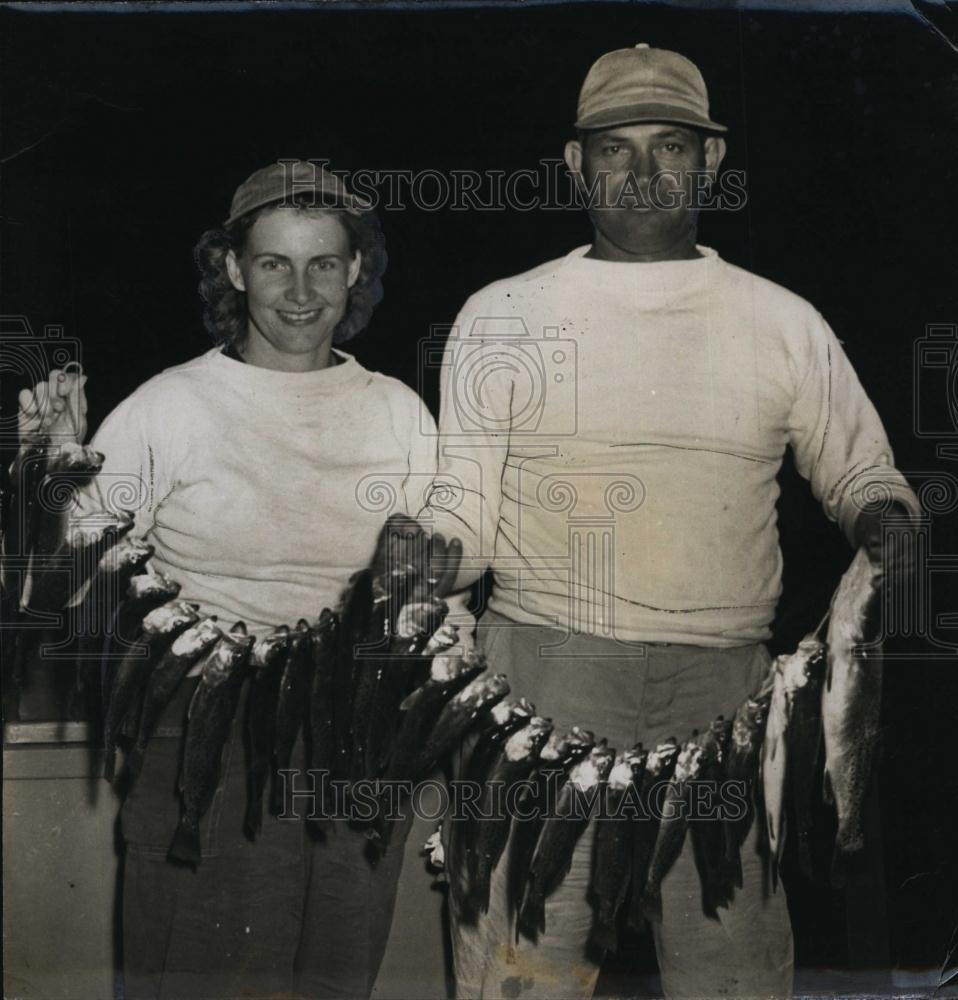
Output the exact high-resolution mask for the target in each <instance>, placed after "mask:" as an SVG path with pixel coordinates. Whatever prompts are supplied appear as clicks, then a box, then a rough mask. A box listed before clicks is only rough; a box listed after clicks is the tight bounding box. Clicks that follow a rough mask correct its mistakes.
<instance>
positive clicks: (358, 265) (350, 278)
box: [346, 250, 363, 288]
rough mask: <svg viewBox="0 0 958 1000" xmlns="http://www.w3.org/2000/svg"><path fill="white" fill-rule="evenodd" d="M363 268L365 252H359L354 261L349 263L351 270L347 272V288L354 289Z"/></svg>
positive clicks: (354, 255) (354, 256)
mask: <svg viewBox="0 0 958 1000" xmlns="http://www.w3.org/2000/svg"><path fill="white" fill-rule="evenodd" d="M362 266H363V252H362V250H357V251H356V253H355V254H353V259H352V260H351V261H350V262H349V270H348V271H347V272H346V287H347V288H352V287H353V285H355V284H356V281H357V279H358V278H359V272H360V270H361V269H362Z"/></svg>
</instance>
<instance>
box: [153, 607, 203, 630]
mask: <svg viewBox="0 0 958 1000" xmlns="http://www.w3.org/2000/svg"><path fill="white" fill-rule="evenodd" d="M199 607H200V606H199V605H198V604H194V603H192V602H189V601H168V602H167V603H166V604H161V605H160V606H159V607H158V608H154V609H153V610H152V611H151V612H150V613H149V614H148V615H147V616H146V617H145V618H144V619H143V631H144V632H145V633H146V634H147V635H169V634H170V632H175V631H176V630H177V629H179V628H183V627H184V626H187V625H192V624H194V623H196V622H198V621H199V620H200V616H199V614H198V611H199Z"/></svg>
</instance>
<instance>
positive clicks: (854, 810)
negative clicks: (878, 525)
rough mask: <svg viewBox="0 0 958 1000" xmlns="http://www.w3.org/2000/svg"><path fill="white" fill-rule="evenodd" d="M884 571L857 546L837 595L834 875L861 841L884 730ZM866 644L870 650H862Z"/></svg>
mask: <svg viewBox="0 0 958 1000" xmlns="http://www.w3.org/2000/svg"><path fill="white" fill-rule="evenodd" d="M881 582H882V570H881V567H880V566H878V565H876V564H874V563H873V562H872V561H871V560H870V559H869V557H868V554H867V552H866V551H865V550H864V549H859V550H858V552H857V553H856V554H855V557H854V559H853V560H852V563H851V565H850V566H849V568H848V570H846V572H845V575H844V576H843V577H842V579H841V582H840V583H839V585H838V589H837V590H836V591H835V595H834V597H833V598H832V603H831V610H830V615H829V622H828V634H827V644H828V663H827V667H826V674H825V681H824V685H823V688H822V731H823V733H824V737H825V775H824V779H823V780H824V787H823V793H824V796H825V800H826V801H827V802H829V803H834V805H835V808H836V811H837V813H838V830H837V832H836V834H835V853H834V860H833V865H832V881H833V883H834V884H836V885H841V884H842V883H843V881H844V873H843V867H844V865H845V863H846V862H847V860H848V858H849V856H850V855H853V854H855V853H856V852H858V851H860V850H861V849H862V848H863V847H864V843H865V835H864V831H863V829H862V809H863V804H864V799H865V794H866V791H867V789H868V786H869V782H870V779H871V773H872V770H873V768H874V766H875V759H876V756H877V751H878V745H879V734H880V725H879V723H880V719H879V715H880V711H881V695H882V656H881V647H880V646H878V645H877V642H876V640H877V639H878V635H879V622H878V621H877V619H878V612H879V605H880V597H881ZM862 646H865V647H867V648H865V649H861V648H860V647H862Z"/></svg>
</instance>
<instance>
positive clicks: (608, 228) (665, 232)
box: [566, 123, 725, 256]
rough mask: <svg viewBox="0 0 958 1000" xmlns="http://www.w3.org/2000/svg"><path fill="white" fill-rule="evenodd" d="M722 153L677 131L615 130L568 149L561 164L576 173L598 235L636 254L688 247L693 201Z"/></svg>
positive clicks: (687, 131) (658, 127)
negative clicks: (581, 184) (564, 161)
mask: <svg viewBox="0 0 958 1000" xmlns="http://www.w3.org/2000/svg"><path fill="white" fill-rule="evenodd" d="M724 153H725V143H724V141H723V140H722V139H718V138H715V137H713V136H709V137H707V138H703V136H702V135H701V134H700V133H698V132H696V131H695V130H694V129H691V128H686V127H685V126H683V125H673V124H668V123H662V124H657V123H652V124H641V125H638V124H637V125H617V126H615V127H614V128H609V129H604V130H601V131H596V132H590V133H588V134H587V135H586V137H585V139H584V141H582V142H581V143H580V142H570V143H568V145H567V146H566V163H567V164H568V165H569V168H570V170H572V172H573V173H574V174H580V175H581V181H582V183H583V184H584V189H585V192H586V197H587V199H588V203H589V206H590V207H589V215H590V216H591V218H592V223H593V225H594V226H595V228H596V230H597V231H598V233H599V234H600V235H601V236H602V237H604V239H605V241H607V242H608V243H610V244H611V245H612V246H614V247H616V248H618V249H619V250H620V251H621V252H622V253H623V254H625V255H638V256H641V255H644V254H651V255H654V254H657V253H667V252H668V251H669V250H670V248H672V247H675V246H678V245H680V244H682V243H686V242H688V241H689V240H690V239H691V241H692V242H693V243H694V237H695V226H696V218H697V210H696V201H698V200H701V197H702V196H703V195H704V192H705V190H706V188H705V184H706V183H707V174H708V172H714V171H716V170H717V169H718V166H719V164H720V163H721V161H722V156H723V155H724Z"/></svg>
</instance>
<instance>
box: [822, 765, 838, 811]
mask: <svg viewBox="0 0 958 1000" xmlns="http://www.w3.org/2000/svg"><path fill="white" fill-rule="evenodd" d="M822 798H823V799H824V800H825V804H826V805H829V806H832V805H834V804H835V790H834V789H833V788H832V779H831V775H830V774H829V773H828V768H827V767H826V768H825V772H824V774H823V775H822Z"/></svg>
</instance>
